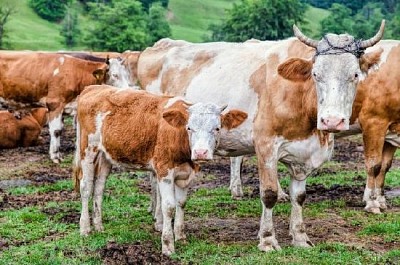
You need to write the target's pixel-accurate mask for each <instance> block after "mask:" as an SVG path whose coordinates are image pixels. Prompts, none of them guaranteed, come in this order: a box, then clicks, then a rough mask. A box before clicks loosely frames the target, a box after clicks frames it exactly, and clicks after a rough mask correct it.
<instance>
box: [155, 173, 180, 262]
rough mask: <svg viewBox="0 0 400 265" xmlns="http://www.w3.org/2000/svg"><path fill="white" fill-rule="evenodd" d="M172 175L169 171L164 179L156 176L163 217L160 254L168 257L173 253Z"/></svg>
mask: <svg viewBox="0 0 400 265" xmlns="http://www.w3.org/2000/svg"><path fill="white" fill-rule="evenodd" d="M174 174H175V173H174V170H173V169H170V170H168V174H167V175H166V176H165V177H162V178H160V177H159V176H157V178H158V187H159V189H160V195H161V209H162V215H163V229H162V236H161V245H162V253H163V254H165V255H168V256H169V255H171V254H172V253H174V252H175V245H174V233H173V230H172V217H173V215H174V212H175V208H176V200H175V190H174V188H175V183H174Z"/></svg>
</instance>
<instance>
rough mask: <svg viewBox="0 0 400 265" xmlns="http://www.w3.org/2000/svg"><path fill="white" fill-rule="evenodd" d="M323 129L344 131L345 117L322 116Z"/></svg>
mask: <svg viewBox="0 0 400 265" xmlns="http://www.w3.org/2000/svg"><path fill="white" fill-rule="evenodd" d="M321 122H322V126H323V128H321V129H323V130H328V131H343V130H346V128H345V127H346V126H345V119H344V118H339V117H332V116H331V117H327V118H321Z"/></svg>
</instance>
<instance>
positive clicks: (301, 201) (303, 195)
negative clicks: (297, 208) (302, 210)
mask: <svg viewBox="0 0 400 265" xmlns="http://www.w3.org/2000/svg"><path fill="white" fill-rule="evenodd" d="M305 200H306V193H305V192H302V193H300V194H299V195H297V198H296V201H297V203H298V204H299V205H301V206H303V204H304V201H305Z"/></svg>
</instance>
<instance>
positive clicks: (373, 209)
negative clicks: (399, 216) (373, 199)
mask: <svg viewBox="0 0 400 265" xmlns="http://www.w3.org/2000/svg"><path fill="white" fill-rule="evenodd" d="M364 210H365V211H366V212H368V213H373V214H381V213H382V212H381V209H380V208H379V207H368V208H367V207H365V208H364Z"/></svg>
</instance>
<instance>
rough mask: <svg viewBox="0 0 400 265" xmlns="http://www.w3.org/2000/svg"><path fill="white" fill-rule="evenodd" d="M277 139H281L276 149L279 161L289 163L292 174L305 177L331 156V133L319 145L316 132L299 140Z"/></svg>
mask: <svg viewBox="0 0 400 265" xmlns="http://www.w3.org/2000/svg"><path fill="white" fill-rule="evenodd" d="M278 139H279V140H280V141H281V146H280V148H279V151H278V159H279V161H282V162H284V163H285V164H290V166H291V168H292V170H293V171H294V172H293V173H294V175H298V177H300V178H305V177H307V175H309V174H310V173H311V172H312V171H313V170H315V169H317V168H318V167H320V166H321V165H322V163H324V162H326V161H328V160H329V159H330V158H331V156H332V151H333V134H329V139H328V142H327V143H325V144H324V145H321V143H320V139H319V137H318V135H316V134H313V135H312V136H310V137H309V138H307V139H304V140H299V141H288V140H286V139H284V138H283V137H279V138H278ZM298 180H302V179H298Z"/></svg>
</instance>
